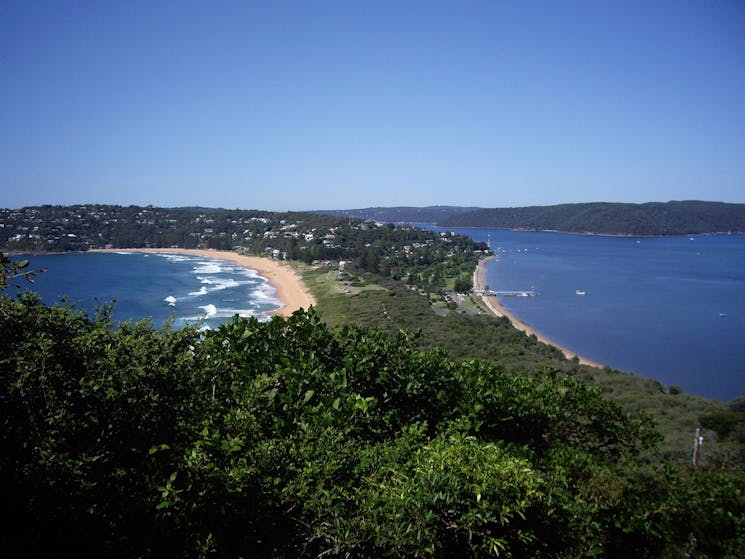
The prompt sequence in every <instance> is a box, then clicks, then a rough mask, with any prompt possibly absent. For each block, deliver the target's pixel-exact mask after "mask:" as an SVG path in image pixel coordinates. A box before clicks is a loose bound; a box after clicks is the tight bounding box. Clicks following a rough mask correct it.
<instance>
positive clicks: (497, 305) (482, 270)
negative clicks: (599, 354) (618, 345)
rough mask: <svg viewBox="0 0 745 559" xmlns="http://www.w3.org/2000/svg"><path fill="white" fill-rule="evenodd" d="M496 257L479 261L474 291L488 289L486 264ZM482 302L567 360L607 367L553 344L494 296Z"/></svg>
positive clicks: (483, 297) (483, 296) (475, 272)
mask: <svg viewBox="0 0 745 559" xmlns="http://www.w3.org/2000/svg"><path fill="white" fill-rule="evenodd" d="M495 258H496V256H488V257H486V258H482V259H481V260H479V263H478V265H477V266H476V270H475V271H474V272H473V289H474V291H478V290H481V291H485V290H486V288H487V283H486V264H487V262H489V261H490V260H494V259H495ZM481 300H482V301H483V302H484V304H485V305H486V307H487V308H488V309H489V310H490V311H491V312H492V313H493V314H494V315H495V316H497V317H502V316H506V317H507V318H508V319H509V321H510V322H511V323H512V326H514V327H515V328H517V329H518V330H520V331H521V332H524V333H525V334H526V335H528V336H530V335H533V336H535V337H536V338H537V339H538V341H540V342H543V343H544V344H546V345H550V346H553V347H555V348H556V349H558V350H559V351H561V352H562V353H563V354H564V356H565V357H566V358H567V359H573V358H575V357H576V358H577V359H579V362H580V363H581V364H582V365H589V366H591V367H598V368H600V369H602V368H603V367H605V365H601V364H600V363H597V362H596V361H592V360H591V359H587V358H585V357H582V356H581V355H577V354H576V353H574V352H573V351H570V350H569V349H567V348H565V347H563V346H560V345H559V344H557V343H556V342H553V341H551V340H549V339H548V338H547V337H546V336H544V335H543V334H541V333H540V332H538V331H537V330H535V329H534V328H532V327H531V326H528V325H527V324H525V323H524V322H523V321H522V320H520V319H519V318H517V317H516V316H515V315H514V314H513V313H512V312H510V311H508V310H507V309H506V308H505V307H504V306H503V305H502V303H501V302H500V301H499V299H497V298H496V297H494V296H492V295H481Z"/></svg>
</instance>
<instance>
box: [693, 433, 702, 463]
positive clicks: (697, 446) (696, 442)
mask: <svg viewBox="0 0 745 559" xmlns="http://www.w3.org/2000/svg"><path fill="white" fill-rule="evenodd" d="M703 444H704V437H703V436H702V435H701V428H700V427H696V434H695V435H694V438H693V467H694V468H695V467H696V466H697V465H698V455H699V452H700V450H701V445H703Z"/></svg>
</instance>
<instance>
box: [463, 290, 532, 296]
mask: <svg viewBox="0 0 745 559" xmlns="http://www.w3.org/2000/svg"><path fill="white" fill-rule="evenodd" d="M474 293H475V294H476V295H490V296H492V297H535V296H536V292H535V291H532V290H529V291H492V290H491V289H477V290H476V291H474Z"/></svg>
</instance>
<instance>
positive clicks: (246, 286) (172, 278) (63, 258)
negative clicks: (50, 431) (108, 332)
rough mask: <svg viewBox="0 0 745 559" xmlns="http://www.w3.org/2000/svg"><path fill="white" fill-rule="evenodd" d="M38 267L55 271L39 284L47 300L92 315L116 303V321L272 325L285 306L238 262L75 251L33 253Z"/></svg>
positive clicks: (184, 256) (36, 288)
mask: <svg viewBox="0 0 745 559" xmlns="http://www.w3.org/2000/svg"><path fill="white" fill-rule="evenodd" d="M26 258H28V259H29V260H30V261H31V264H30V268H32V269H38V268H47V269H48V271H47V272H46V273H44V274H41V275H40V276H39V277H38V278H37V280H36V283H35V284H34V285H33V286H31V288H32V289H33V290H34V291H37V292H38V293H39V294H41V296H42V298H43V299H44V302H45V303H47V304H52V303H55V302H59V301H60V298H61V297H63V296H66V297H68V298H69V300H70V301H71V302H73V303H75V304H76V305H77V306H78V308H81V309H85V310H88V311H92V310H93V309H95V307H96V306H97V305H98V304H99V303H106V302H108V301H112V300H113V301H116V306H115V309H114V319H115V320H118V321H124V320H142V319H144V318H152V320H153V324H154V325H155V326H160V325H162V324H163V323H164V322H165V321H166V320H168V319H171V318H173V319H174V325H175V326H177V327H180V326H183V325H184V324H187V323H192V324H193V323H196V322H198V321H200V320H201V321H202V322H201V324H202V325H203V326H207V327H210V328H215V327H216V326H218V325H219V324H220V323H222V322H224V321H225V320H228V319H230V318H231V317H232V316H233V315H234V314H239V315H241V316H255V317H256V318H258V319H259V320H266V319H267V318H268V316H267V313H268V312H271V311H274V310H277V309H278V308H280V306H281V302H280V301H279V300H278V299H277V296H276V290H275V289H274V287H272V286H271V285H270V284H269V283H268V282H267V281H266V280H265V279H264V278H262V277H260V276H259V275H258V274H257V273H256V272H255V271H253V270H247V269H246V268H242V267H240V266H238V265H236V264H234V263H232V262H228V261H225V260H217V259H213V258H205V257H201V256H191V255H183V254H163V253H126V252H121V253H86V254H83V253H74V254H60V255H40V256H37V255H32V256H26Z"/></svg>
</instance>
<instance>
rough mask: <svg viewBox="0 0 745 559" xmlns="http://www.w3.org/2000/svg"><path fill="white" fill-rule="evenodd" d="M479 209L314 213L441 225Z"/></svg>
mask: <svg viewBox="0 0 745 559" xmlns="http://www.w3.org/2000/svg"><path fill="white" fill-rule="evenodd" d="M479 209H481V208H477V207H461V206H427V207H423V208H415V207H411V206H398V207H393V208H381V207H376V208H360V209H357V210H317V211H315V212H313V213H318V214H323V215H334V216H338V217H358V218H361V219H368V220H372V221H382V222H385V223H439V222H441V221H444V220H446V219H448V218H450V217H453V216H456V215H459V214H462V213H464V212H473V211H476V210H479Z"/></svg>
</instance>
